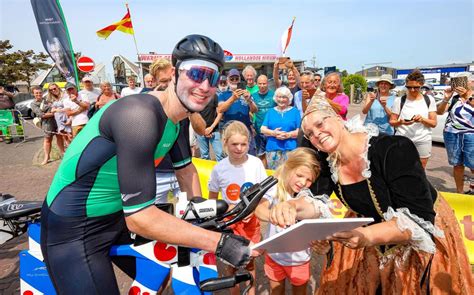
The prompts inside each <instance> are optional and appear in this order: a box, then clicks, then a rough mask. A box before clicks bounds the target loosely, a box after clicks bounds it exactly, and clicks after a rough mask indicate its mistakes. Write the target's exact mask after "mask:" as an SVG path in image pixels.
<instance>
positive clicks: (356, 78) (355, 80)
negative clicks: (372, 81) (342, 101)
mask: <svg viewBox="0 0 474 295" xmlns="http://www.w3.org/2000/svg"><path fill="white" fill-rule="evenodd" d="M342 83H343V84H344V93H345V94H346V95H350V92H351V84H354V87H355V89H356V91H359V92H365V91H367V81H365V78H364V77H363V76H361V75H358V74H351V75H348V76H347V77H342Z"/></svg>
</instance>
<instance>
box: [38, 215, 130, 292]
mask: <svg viewBox="0 0 474 295" xmlns="http://www.w3.org/2000/svg"><path fill="white" fill-rule="evenodd" d="M124 226H125V221H124V219H123V215H122V214H121V213H120V214H113V215H110V216H106V217H101V218H89V219H87V220H85V219H84V218H82V217H81V218H71V217H68V218H65V217H63V216H57V215H56V214H54V213H53V212H52V211H50V210H49V209H48V208H45V206H43V210H42V226H41V230H42V233H41V249H42V252H43V255H44V260H45V263H46V266H47V269H48V273H49V274H50V277H51V280H52V282H53V285H54V286H55V289H56V291H57V292H58V293H59V294H119V289H118V286H117V282H116V279H115V275H114V272H113V268H112V264H111V260H110V257H109V250H110V247H111V245H112V244H114V243H115V241H116V240H117V238H118V237H119V235H120V233H121V229H122V228H123V227H124Z"/></svg>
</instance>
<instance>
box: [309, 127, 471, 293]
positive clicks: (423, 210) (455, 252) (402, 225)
mask: <svg viewBox="0 0 474 295" xmlns="http://www.w3.org/2000/svg"><path fill="white" fill-rule="evenodd" d="M368 143H369V144H368V151H367V154H366V155H363V157H366V160H367V164H368V169H366V170H364V171H363V173H362V175H363V176H364V177H365V178H366V179H365V180H363V181H361V182H357V183H353V184H349V185H340V184H339V182H338V179H337V178H338V175H337V166H336V165H337V163H335V162H333V161H331V159H329V169H330V171H331V172H332V178H333V181H334V182H332V184H331V185H330V186H331V187H332V190H334V192H335V193H336V195H337V197H338V198H339V199H340V200H341V201H342V202H343V203H344V204H345V205H346V207H348V208H349V209H350V210H349V211H348V213H347V215H346V217H357V216H359V217H372V218H374V220H375V223H378V222H383V221H388V220H392V219H394V218H396V219H395V220H396V222H397V226H398V227H399V229H400V230H401V231H404V230H409V231H410V232H411V233H412V235H411V237H412V239H411V241H409V243H408V244H405V245H401V244H398V245H384V246H374V247H365V248H361V249H349V248H347V247H344V246H343V245H342V244H340V243H336V242H335V243H333V252H332V253H331V254H332V255H330V256H328V257H331V259H329V260H330V261H329V263H328V264H327V265H326V267H325V268H324V269H323V272H322V275H321V282H320V288H319V289H318V291H317V293H318V294H377V293H381V294H421V293H425V294H426V288H427V287H428V288H429V289H430V290H431V292H432V294H440V293H443V294H444V293H450V294H472V293H470V292H471V291H472V288H473V287H472V284H473V280H472V275H471V272H470V267H469V263H468V259H467V252H466V249H465V246H464V244H463V241H462V238H461V232H460V229H459V225H458V224H457V220H456V218H455V216H454V214H453V212H452V209H451V208H450V207H449V205H448V204H447V202H446V201H445V200H444V198H443V197H442V196H440V195H438V194H437V192H436V190H435V189H434V188H433V187H432V186H431V184H430V183H429V181H428V180H427V178H426V174H425V172H424V170H423V168H422V166H421V162H420V160H419V156H418V152H417V150H416V148H415V146H414V144H413V143H412V142H411V141H410V140H409V139H408V138H406V137H402V136H387V135H380V136H373V137H371V138H370V139H369V142H368ZM435 212H436V213H435ZM435 216H436V219H435ZM434 225H435V226H436V227H435V226H434ZM440 229H441V230H440ZM443 232H444V235H443ZM430 265H431V267H430ZM428 270H431V274H430V275H429V273H428Z"/></svg>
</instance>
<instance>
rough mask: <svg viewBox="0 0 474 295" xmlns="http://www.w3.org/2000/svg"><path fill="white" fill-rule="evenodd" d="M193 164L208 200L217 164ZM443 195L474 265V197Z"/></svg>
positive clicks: (338, 208) (340, 212)
mask: <svg viewBox="0 0 474 295" xmlns="http://www.w3.org/2000/svg"><path fill="white" fill-rule="evenodd" d="M193 163H194V165H195V166H196V168H197V170H198V172H199V181H200V182H201V191H202V196H203V197H204V198H207V197H208V196H209V191H208V190H207V183H208V181H209V177H210V175H211V171H212V168H213V167H214V165H215V164H216V162H215V161H209V160H203V159H197V158H193ZM267 174H268V175H271V174H273V171H271V170H267ZM441 194H442V195H443V197H444V198H445V199H446V201H447V202H448V204H449V205H450V206H451V208H453V210H454V214H455V215H456V218H457V220H458V222H459V226H460V227H461V232H462V236H463V240H464V245H466V249H467V254H468V255H469V262H470V263H471V264H474V219H473V215H474V210H473V208H474V197H472V196H467V195H462V194H455V193H447V192H441ZM331 201H332V202H333V204H334V209H333V210H332V213H333V215H334V216H335V217H338V218H342V217H344V214H345V213H346V211H347V209H346V208H345V207H344V205H343V204H342V202H341V201H340V200H339V199H338V198H337V197H336V196H335V195H334V194H332V195H331Z"/></svg>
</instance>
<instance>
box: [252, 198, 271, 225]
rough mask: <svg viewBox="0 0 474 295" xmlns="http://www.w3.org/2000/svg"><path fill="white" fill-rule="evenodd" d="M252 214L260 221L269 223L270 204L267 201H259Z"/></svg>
mask: <svg viewBox="0 0 474 295" xmlns="http://www.w3.org/2000/svg"><path fill="white" fill-rule="evenodd" d="M254 213H255V216H257V218H258V219H260V220H261V221H266V222H268V221H270V202H269V201H268V200H267V199H261V200H260V203H258V206H257V208H256V209H255V212H254Z"/></svg>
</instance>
